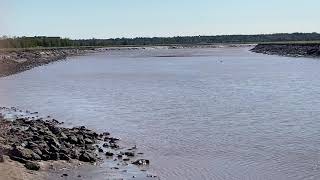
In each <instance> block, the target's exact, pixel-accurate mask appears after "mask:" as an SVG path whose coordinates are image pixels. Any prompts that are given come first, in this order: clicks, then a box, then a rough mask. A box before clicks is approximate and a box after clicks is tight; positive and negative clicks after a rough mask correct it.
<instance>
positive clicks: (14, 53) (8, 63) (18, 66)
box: [0, 48, 98, 77]
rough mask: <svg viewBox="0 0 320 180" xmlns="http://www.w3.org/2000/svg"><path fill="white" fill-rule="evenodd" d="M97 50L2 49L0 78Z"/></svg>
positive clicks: (0, 52)
mask: <svg viewBox="0 0 320 180" xmlns="http://www.w3.org/2000/svg"><path fill="white" fill-rule="evenodd" d="M97 50H98V49H96V48H50V49H2V50H0V77H3V76H8V75H12V74H16V73H19V72H22V71H26V70H29V69H32V68H34V67H37V66H41V65H45V64H49V63H52V62H55V61H58V60H63V59H66V58H67V57H68V56H75V55H82V54H86V53H91V52H97Z"/></svg>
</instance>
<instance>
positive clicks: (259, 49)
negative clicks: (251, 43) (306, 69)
mask: <svg viewBox="0 0 320 180" xmlns="http://www.w3.org/2000/svg"><path fill="white" fill-rule="evenodd" d="M251 51H252V52H255V53H262V54H268V55H280V56H289V57H320V43H287V44H281V43H276V44H258V45H257V46H255V47H254V48H253V49H251Z"/></svg>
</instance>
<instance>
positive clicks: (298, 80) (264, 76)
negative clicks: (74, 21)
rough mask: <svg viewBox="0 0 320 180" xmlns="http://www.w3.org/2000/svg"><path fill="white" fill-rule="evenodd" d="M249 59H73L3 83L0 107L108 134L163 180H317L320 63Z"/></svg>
mask: <svg viewBox="0 0 320 180" xmlns="http://www.w3.org/2000/svg"><path fill="white" fill-rule="evenodd" d="M247 50H248V49H247V48H229V49H193V50H190V49H189V50H188V49H181V50H165V49H162V50H152V49H147V50H135V51H126V50H123V51H110V52H107V53H104V54H94V55H90V56H83V57H73V58H70V59H69V60H68V61H64V62H58V63H54V64H51V65H49V66H44V67H39V68H35V69H33V70H30V71H27V72H23V73H21V74H17V75H14V76H10V77H6V78H3V79H1V80H0V86H1V89H0V101H1V106H17V107H19V108H21V109H30V110H31V111H39V112H41V113H43V114H44V115H47V114H49V115H52V116H53V117H55V118H57V119H59V120H63V121H65V122H66V123H67V124H69V125H80V124H82V125H87V126H88V127H90V128H94V129H96V130H101V131H103V130H108V131H110V132H112V133H113V134H115V135H116V136H120V137H122V138H123V139H124V141H126V142H127V143H130V144H137V146H138V147H140V148H142V151H144V152H146V156H147V157H149V158H150V159H151V162H152V168H153V171H155V172H157V173H158V174H159V175H160V177H161V178H162V179H217V180H219V179H228V180H233V179H234V180H238V179H253V180H258V179H270V180H274V179H288V180H298V179H320V171H319V170H320V168H319V167H320V166H319V165H320V164H319V163H320V162H319V160H320V153H319V152H320V136H319V133H320V132H319V127H320V120H319V119H320V118H319V117H320V111H319V110H320V109H319V107H320V93H319V92H320V81H319V79H320V71H319V69H320V62H319V61H318V60H314V59H304V58H285V57H277V56H265V55H258V54H253V53H250V52H248V51H247Z"/></svg>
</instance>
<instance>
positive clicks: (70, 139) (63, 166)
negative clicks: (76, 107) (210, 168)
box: [0, 107, 154, 180]
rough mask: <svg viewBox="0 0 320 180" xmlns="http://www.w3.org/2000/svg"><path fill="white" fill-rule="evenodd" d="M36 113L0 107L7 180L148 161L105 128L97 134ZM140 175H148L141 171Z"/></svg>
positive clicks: (1, 168)
mask: <svg viewBox="0 0 320 180" xmlns="http://www.w3.org/2000/svg"><path fill="white" fill-rule="evenodd" d="M37 114H38V113H37V112H29V111H22V110H19V109H16V108H5V107H2V108H0V160H1V161H0V174H1V175H3V176H4V177H5V179H6V180H10V179H19V178H21V179H57V178H60V177H67V176H68V179H79V178H80V179H88V178H84V176H86V175H88V174H90V171H89V169H93V167H92V166H97V165H99V164H101V163H104V162H105V161H111V162H116V164H115V165H114V167H111V168H112V170H113V171H117V170H119V169H125V168H126V166H128V165H130V164H132V165H135V166H139V167H140V168H144V167H146V166H148V164H149V160H146V159H142V157H141V156H142V153H138V152H137V148H136V147H131V148H127V147H121V146H120V144H119V139H118V138H114V137H111V136H110V134H109V133H108V132H104V133H100V134H99V133H97V132H94V131H93V130H89V129H87V128H86V127H84V126H81V127H73V128H66V127H64V126H63V123H62V122H59V121H57V120H55V119H52V118H51V117H49V116H48V117H46V118H40V117H38V115H37ZM78 169H82V172H81V171H80V170H78ZM86 170H88V171H86ZM106 170H107V169H106ZM108 170H110V169H108ZM138 170H140V169H138V168H137V171H138ZM83 172H85V173H84V174H83ZM118 173H119V174H120V173H121V172H118ZM17 175H18V176H19V177H16V176H17ZM107 175H108V174H107ZM139 175H140V176H141V177H145V178H147V176H148V175H147V174H145V172H142V171H141V173H140V174H139ZM49 176H50V178H49ZM129 176H131V175H127V177H129ZM149 176H150V175H149ZM152 177H154V176H152Z"/></svg>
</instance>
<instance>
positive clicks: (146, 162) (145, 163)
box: [132, 159, 150, 166]
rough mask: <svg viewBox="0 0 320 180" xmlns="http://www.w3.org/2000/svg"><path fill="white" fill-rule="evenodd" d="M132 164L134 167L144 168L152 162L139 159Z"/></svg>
mask: <svg viewBox="0 0 320 180" xmlns="http://www.w3.org/2000/svg"><path fill="white" fill-rule="evenodd" d="M132 164H134V165H138V166H142V165H148V164H150V161H149V160H147V159H138V160H136V161H135V162H133V163H132Z"/></svg>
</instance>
